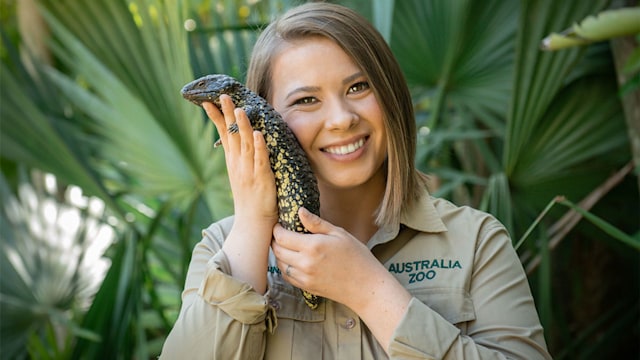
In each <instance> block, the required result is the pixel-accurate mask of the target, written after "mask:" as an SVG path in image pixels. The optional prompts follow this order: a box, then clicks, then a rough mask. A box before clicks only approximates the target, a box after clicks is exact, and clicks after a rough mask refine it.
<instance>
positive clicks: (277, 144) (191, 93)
mask: <svg viewBox="0 0 640 360" xmlns="http://www.w3.org/2000/svg"><path fill="white" fill-rule="evenodd" d="M181 92H182V96H183V97H184V98H185V99H187V100H189V101H191V102H192V103H194V104H196V105H198V106H201V105H202V103H203V102H205V101H208V102H211V103H213V104H215V105H216V106H217V107H218V108H220V95H222V94H227V95H229V96H230V97H231V99H232V100H233V103H234V104H235V106H236V107H238V108H242V109H244V111H245V112H246V114H247V116H248V118H249V120H250V122H251V126H252V127H253V129H255V130H259V131H260V132H262V134H263V135H264V139H265V141H266V143H267V149H268V150H269V161H270V163H271V170H273V174H274V175H275V180H276V192H277V201H278V222H279V223H280V224H281V225H282V226H283V227H284V228H285V229H289V230H292V231H296V232H302V233H308V231H307V229H305V227H304V226H303V225H302V223H301V222H300V219H299V217H298V209H299V208H300V207H301V206H302V207H304V208H306V209H307V210H309V211H311V212H312V213H314V214H316V215H319V214H320V193H319V191H318V185H317V181H316V178H315V176H314V175H313V171H312V170H311V165H310V164H309V160H308V159H307V157H306V155H305V153H304V151H303V150H302V148H301V147H300V144H299V143H298V140H297V139H296V137H295V135H294V134H293V132H292V131H291V129H289V127H288V126H287V124H286V123H285V122H284V120H283V119H282V117H281V116H280V114H279V113H278V112H277V111H276V110H275V109H274V108H273V107H272V106H271V105H269V103H267V101H266V100H265V99H263V98H262V97H260V96H259V95H257V94H256V93H254V92H253V91H251V90H249V89H248V88H247V87H245V86H244V85H243V84H242V83H240V82H239V81H237V80H236V79H234V78H232V77H230V76H228V75H223V74H213V75H206V76H203V77H201V78H199V79H196V80H194V81H192V82H190V83H188V84H186V85H185V86H184V87H183V88H182V91H181ZM237 131H238V127H237V125H236V124H233V125H232V126H230V127H229V132H230V133H234V132H237ZM302 295H303V296H304V301H305V303H306V304H307V305H308V306H309V307H310V308H311V309H315V308H316V307H318V304H319V303H320V298H319V297H318V296H316V295H313V294H311V293H309V292H307V291H304V290H302Z"/></svg>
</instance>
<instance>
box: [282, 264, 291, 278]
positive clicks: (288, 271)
mask: <svg viewBox="0 0 640 360" xmlns="http://www.w3.org/2000/svg"><path fill="white" fill-rule="evenodd" d="M284 273H285V274H287V276H288V277H291V265H287V270H285V271H284Z"/></svg>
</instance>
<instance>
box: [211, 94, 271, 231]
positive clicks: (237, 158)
mask: <svg viewBox="0 0 640 360" xmlns="http://www.w3.org/2000/svg"><path fill="white" fill-rule="evenodd" d="M220 103H221V104H222V112H220V110H218V108H217V107H216V106H214V105H213V104H211V103H206V102H205V103H203V104H202V107H203V108H204V109H205V111H206V112H207V115H208V116H209V118H210V119H211V120H212V121H213V123H214V124H215V126H216V129H217V130H218V133H219V134H220V140H221V142H222V146H223V148H224V152H225V161H226V164H227V172H228V175H229V181H230V184H231V191H232V192H233V203H234V212H235V216H236V218H239V219H242V220H243V221H251V222H256V221H258V222H268V223H270V224H271V225H273V224H275V223H276V221H277V220H278V209H277V206H276V187H275V178H274V176H273V172H272V171H271V167H270V164H269V153H268V151H267V147H266V144H265V141H264V137H263V135H262V134H261V133H260V132H259V131H254V130H253V128H252V127H251V123H250V122H249V119H248V117H247V115H246V114H245V112H244V111H243V110H242V109H238V108H235V106H234V104H233V102H232V101H231V98H230V97H229V96H227V95H222V96H220ZM234 123H237V124H238V130H239V131H238V133H235V134H230V133H229V132H228V128H229V126H231V125H232V124H234Z"/></svg>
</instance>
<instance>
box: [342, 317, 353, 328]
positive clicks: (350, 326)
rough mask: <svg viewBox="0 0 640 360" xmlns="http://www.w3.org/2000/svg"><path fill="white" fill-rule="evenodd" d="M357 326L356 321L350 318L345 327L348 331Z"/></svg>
mask: <svg viewBox="0 0 640 360" xmlns="http://www.w3.org/2000/svg"><path fill="white" fill-rule="evenodd" d="M355 326H356V321H355V320H354V319H353V318H349V319H347V321H345V322H344V327H345V328H346V329H353V328H354V327H355Z"/></svg>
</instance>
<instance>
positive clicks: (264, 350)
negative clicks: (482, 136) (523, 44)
mask: <svg viewBox="0 0 640 360" xmlns="http://www.w3.org/2000/svg"><path fill="white" fill-rule="evenodd" d="M247 86H248V87H249V88H251V89H252V90H254V91H256V92H257V93H259V94H260V95H261V96H263V97H264V98H266V99H267V100H268V101H269V102H270V103H271V104H272V105H273V106H274V108H275V109H276V110H277V111H278V112H280V113H281V114H282V116H283V118H284V120H285V121H286V122H287V124H288V125H289V127H290V128H291V129H292V131H293V132H294V134H295V135H296V137H297V138H298V140H299V142H300V144H301V146H302V147H303V149H304V150H305V152H306V154H307V156H308V158H309V160H310V162H311V165H312V167H313V170H314V173H315V175H316V177H317V178H318V186H319V189H320V204H321V205H320V206H321V208H320V217H318V216H315V215H313V214H311V213H310V212H308V211H305V210H304V209H301V211H300V213H299V215H300V218H301V221H302V222H303V224H304V225H305V227H306V228H307V229H308V230H310V232H311V233H312V234H300V233H295V232H290V231H287V230H285V229H283V228H282V227H281V226H280V225H277V208H276V202H275V198H276V196H275V185H274V176H273V173H272V172H271V170H270V168H269V162H268V155H267V150H266V146H265V142H264V139H263V137H262V135H261V134H260V133H259V132H254V131H252V129H251V127H250V125H249V121H248V119H247V117H246V115H245V114H244V112H243V111H242V110H240V109H234V106H233V103H232V102H231V100H230V99H229V98H228V97H223V98H222V99H221V103H222V111H218V110H217V108H216V107H215V106H213V105H212V104H209V103H205V104H203V107H204V108H205V110H206V112H207V114H208V116H209V117H210V118H211V120H212V121H213V122H214V124H215V126H216V128H217V129H218V132H219V133H220V134H221V141H222V145H223V147H224V151H225V157H226V162H227V167H228V173H229V179H230V182H231V188H232V191H233V197H234V209H235V215H234V216H233V217H230V218H227V219H224V220H221V221H219V222H217V223H214V224H213V225H211V226H210V227H209V228H208V229H206V230H205V231H204V237H203V239H202V241H201V242H200V243H199V244H198V245H197V246H196V248H195V250H194V253H193V258H192V261H191V264H190V267H189V273H188V275H187V280H186V285H185V290H184V293H183V305H182V309H181V311H180V315H179V318H178V320H177V322H176V324H175V326H174V328H173V330H172V331H171V333H170V334H169V336H168V338H167V341H166V343H165V345H164V349H163V354H162V358H182V357H185V356H186V357H188V358H190V359H213V358H215V359H233V358H235V359H263V358H264V359H381V358H402V359H404V358H424V359H486V358H496V359H499V358H522V359H547V358H550V357H549V355H548V353H547V350H546V345H545V342H544V337H543V332H542V327H541V326H540V323H539V320H538V316H537V313H536V310H535V307H534V303H533V299H532V297H531V293H530V290H529V287H528V283H527V280H526V277H525V274H524V271H523V269H522V266H521V264H520V262H519V260H518V257H517V255H516V253H515V251H514V250H513V248H512V246H511V240H510V238H509V235H508V234H507V232H506V230H505V228H504V227H503V226H502V225H501V224H500V223H499V222H498V221H497V220H495V219H494V218H493V217H491V216H490V215H488V214H485V213H482V212H479V211H477V210H473V209H470V208H467V207H456V206H454V205H452V204H451V203H449V202H447V201H445V200H441V199H434V198H431V197H430V196H429V194H428V192H427V190H426V185H425V181H424V176H423V175H421V174H420V173H419V172H418V171H416V170H415V168H414V165H413V164H414V154H415V147H416V144H415V139H416V129H415V123H414V114H413V110H412V104H411V97H410V94H409V91H408V89H407V85H406V83H405V81H404V78H403V75H402V73H401V71H400V68H399V66H398V64H397V63H396V61H395V59H394V57H393V55H392V54H391V51H390V49H389V48H388V46H387V45H386V43H385V42H384V40H383V39H382V38H381V36H380V35H379V34H378V33H377V31H376V30H375V29H374V28H373V27H372V26H371V25H370V24H369V23H368V22H367V21H366V20H364V19H363V18H362V17H361V16H359V15H358V14H356V13H355V12H353V11H351V10H349V9H347V8H344V7H341V6H338V5H331V4H326V3H309V4H306V5H302V6H300V7H297V8H294V9H292V10H290V11H289V12H287V13H286V14H285V15H283V16H282V17H281V18H280V19H278V20H277V21H275V22H273V23H272V24H271V25H270V26H268V27H267V28H266V29H265V31H264V32H263V33H262V34H261V36H260V38H259V39H258V41H257V43H256V45H255V47H254V52H253V54H252V59H251V62H250V65H249V70H248V75H247ZM234 122H237V124H238V127H239V129H240V131H239V133H237V134H227V132H226V129H227V127H228V126H229V125H230V124H232V123H234ZM256 194H260V196H256ZM249 224H250V225H249ZM401 228H403V229H408V230H403V231H400V230H401ZM399 233H400V234H399ZM407 233H409V234H410V236H407V235H406V234H407ZM403 234H404V235H403ZM401 239H402V240H401ZM385 243H387V244H396V245H398V247H399V249H395V250H393V251H392V252H391V254H389V251H387V253H388V254H387V255H388V256H391V257H390V258H389V259H383V260H382V263H381V261H379V260H378V259H377V258H376V257H375V256H374V254H373V252H372V249H374V250H373V251H374V252H375V249H376V247H377V248H381V247H382V244H385ZM378 245H379V246H378ZM296 288H300V289H305V290H308V291H309V292H311V293H313V294H316V295H318V296H321V297H322V298H324V299H325V300H324V301H323V302H322V303H321V304H320V306H318V308H317V309H315V310H312V309H310V308H308V307H307V306H306V305H305V303H304V301H303V298H302V297H301V296H300V293H299V292H298V291H297V289H296Z"/></svg>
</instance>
